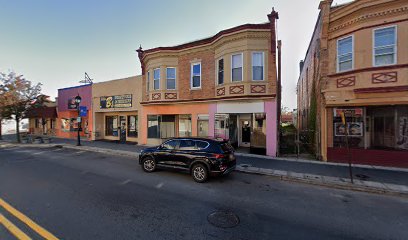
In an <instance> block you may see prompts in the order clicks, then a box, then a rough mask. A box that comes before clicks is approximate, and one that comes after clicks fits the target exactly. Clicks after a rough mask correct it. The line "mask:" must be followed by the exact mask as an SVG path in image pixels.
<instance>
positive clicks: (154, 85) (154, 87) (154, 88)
mask: <svg viewBox="0 0 408 240" xmlns="http://www.w3.org/2000/svg"><path fill="white" fill-rule="evenodd" d="M156 70H159V78H158V79H156V78H154V72H155V71H156ZM160 75H161V72H160V68H155V69H153V90H160V78H161V76H160ZM156 80H157V81H159V87H158V88H157V89H156V84H155V81H156Z"/></svg>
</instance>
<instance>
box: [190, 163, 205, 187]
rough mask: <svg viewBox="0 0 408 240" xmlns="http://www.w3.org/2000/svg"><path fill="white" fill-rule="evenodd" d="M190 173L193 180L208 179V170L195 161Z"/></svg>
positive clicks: (202, 180)
mask: <svg viewBox="0 0 408 240" xmlns="http://www.w3.org/2000/svg"><path fill="white" fill-rule="evenodd" d="M191 175H192V176H193V179H194V181H196V182H199V183H203V182H205V181H207V179H208V170H207V168H206V167H205V166H204V165H203V164H201V163H197V164H194V166H193V168H192V169H191Z"/></svg>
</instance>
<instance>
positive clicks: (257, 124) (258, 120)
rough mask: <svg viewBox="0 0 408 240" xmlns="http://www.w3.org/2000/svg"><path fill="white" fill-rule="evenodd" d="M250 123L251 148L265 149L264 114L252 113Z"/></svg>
mask: <svg viewBox="0 0 408 240" xmlns="http://www.w3.org/2000/svg"><path fill="white" fill-rule="evenodd" d="M252 122H253V131H252V133H251V147H253V148H266V114H265V113H254V114H253V121H252Z"/></svg>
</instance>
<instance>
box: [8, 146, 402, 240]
mask: <svg viewBox="0 0 408 240" xmlns="http://www.w3.org/2000/svg"><path fill="white" fill-rule="evenodd" d="M0 198H2V199H3V200H5V201H7V202H8V203H9V204H11V205H13V206H14V207H15V208H16V209H18V210H19V211H21V212H22V213H24V214H25V215H26V216H28V217H30V218H31V219H32V220H33V221H35V222H36V223H37V224H39V225H41V226H42V227H44V228H45V229H46V230H48V231H50V232H51V233H52V234H54V235H55V236H57V237H58V238H60V239H75V240H76V239H209V240H212V239H240V240H243V239H408V218H407V216H408V199H406V198H400V197H393V196H386V195H376V194H368V193H361V192H352V191H344V190H337V189H330V188H324V187H318V186H312V185H304V184H298V183H291V182H283V181H279V180H277V179H274V178H270V177H265V176H259V175H247V174H242V173H237V172H234V173H232V174H231V175H230V176H228V177H222V178H214V179H212V180H211V181H210V182H208V183H205V184H198V183H195V182H194V181H193V180H192V179H191V177H190V176H189V175H187V174H181V173H176V172H167V171H158V172H155V173H152V174H148V173H145V172H143V171H142V170H141V169H140V166H139V165H138V162H137V161H135V160H134V159H131V158H126V157H114V156H111V155H103V154H96V153H91V152H83V151H75V150H68V149H59V148H50V149H34V148H20V147H12V148H0ZM216 211H221V212H222V211H226V212H227V213H229V214H233V215H236V216H237V217H238V218H239V223H238V225H236V226H235V227H231V228H220V227H217V226H214V225H212V224H211V223H210V222H209V218H210V220H211V221H215V222H218V224H221V225H222V224H229V223H231V224H232V223H234V221H236V220H237V219H236V218H233V215H227V217H229V218H222V217H223V216H224V215H221V217H219V218H216V217H215V218H211V217H209V216H210V215H211V214H212V213H214V212H216ZM0 214H3V215H4V216H5V217H6V218H7V219H9V220H10V221H11V222H13V223H14V224H15V225H16V226H17V227H18V228H20V229H21V230H22V231H23V232H25V233H27V234H28V235H30V237H32V238H33V239H41V238H40V237H39V235H38V234H37V233H36V232H35V231H33V230H32V229H30V228H28V227H27V226H25V225H24V224H23V223H21V222H19V220H18V219H17V218H16V217H15V216H13V215H12V214H10V213H9V212H7V211H6V210H5V209H4V208H1V207H0ZM224 217H225V216H224ZM235 223H236V222H235ZM0 239H2V240H3V239H4V240H8V239H15V238H14V237H13V236H12V235H11V234H10V233H9V231H7V230H6V229H5V228H4V226H2V225H1V224H0Z"/></svg>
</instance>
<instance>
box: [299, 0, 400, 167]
mask: <svg viewBox="0 0 408 240" xmlns="http://www.w3.org/2000/svg"><path fill="white" fill-rule="evenodd" d="M331 5H332V1H331V0H324V1H321V2H320V5H319V9H320V14H319V16H318V19H317V22H316V26H315V29H314V33H313V36H312V39H311V41H310V45H309V48H308V50H307V53H306V56H305V59H304V60H303V61H302V62H301V64H300V66H301V73H300V76H299V79H298V85H297V92H298V116H297V118H298V127H299V129H300V130H308V131H311V132H314V133H315V139H314V142H315V148H316V153H317V155H318V157H320V158H322V159H323V160H325V161H334V162H345V161H347V151H346V149H345V139H346V136H345V135H346V133H348V135H349V137H348V140H349V145H350V147H351V153H352V160H353V162H354V163H361V164H377V165H388V166H402V167H408V105H407V104H408V44H407V42H408V2H407V1H404V0H366V1H353V2H350V3H346V4H342V5H337V6H331ZM342 114H345V118H346V125H345V124H343V123H342V119H341V115H342ZM346 131H347V132H346Z"/></svg>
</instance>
